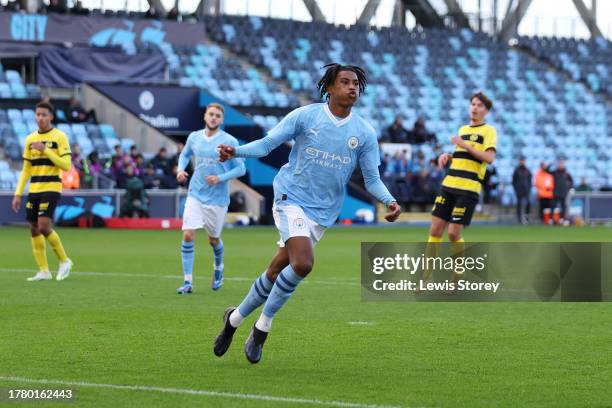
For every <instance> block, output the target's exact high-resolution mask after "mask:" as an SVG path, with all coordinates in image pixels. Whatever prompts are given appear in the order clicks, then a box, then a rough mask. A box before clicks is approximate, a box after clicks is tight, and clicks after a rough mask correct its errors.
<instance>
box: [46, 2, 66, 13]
mask: <svg viewBox="0 0 612 408" xmlns="http://www.w3.org/2000/svg"><path fill="white" fill-rule="evenodd" d="M46 11H47V13H61V14H65V13H67V12H68V7H66V2H65V1H62V0H50V1H49V5H48V6H47V7H46Z"/></svg>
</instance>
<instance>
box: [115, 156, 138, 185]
mask: <svg viewBox="0 0 612 408" xmlns="http://www.w3.org/2000/svg"><path fill="white" fill-rule="evenodd" d="M120 168H121V170H120V171H119V172H118V174H117V178H116V181H117V187H118V188H126V185H127V181H128V179H129V178H130V176H131V175H135V174H136V172H135V170H134V165H133V164H132V158H131V157H130V156H123V162H122V163H121V167H120Z"/></svg>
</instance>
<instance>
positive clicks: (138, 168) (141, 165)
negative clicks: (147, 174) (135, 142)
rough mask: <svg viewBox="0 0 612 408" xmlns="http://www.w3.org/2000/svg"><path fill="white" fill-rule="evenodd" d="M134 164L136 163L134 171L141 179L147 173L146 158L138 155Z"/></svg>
mask: <svg viewBox="0 0 612 408" xmlns="http://www.w3.org/2000/svg"><path fill="white" fill-rule="evenodd" d="M133 163H134V170H135V172H136V175H137V176H139V177H140V176H142V175H143V174H144V171H145V161H144V157H143V156H142V154H140V153H138V154H137V155H136V159H135V160H134V161H133Z"/></svg>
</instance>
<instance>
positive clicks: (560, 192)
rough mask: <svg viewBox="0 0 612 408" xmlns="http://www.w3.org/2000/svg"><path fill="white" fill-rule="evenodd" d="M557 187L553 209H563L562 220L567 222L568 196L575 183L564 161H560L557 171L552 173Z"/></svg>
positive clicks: (554, 189)
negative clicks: (558, 207)
mask: <svg viewBox="0 0 612 408" xmlns="http://www.w3.org/2000/svg"><path fill="white" fill-rule="evenodd" d="M552 175H553V177H554V180H555V185H554V187H553V209H556V208H557V206H560V207H561V214H560V215H561V220H565V218H566V216H567V205H566V200H567V195H568V193H569V191H570V189H571V188H572V186H573V185H574V181H573V179H572V176H570V174H569V173H568V172H567V170H566V169H565V162H564V161H563V160H559V164H558V165H557V169H556V170H555V171H553V173H552Z"/></svg>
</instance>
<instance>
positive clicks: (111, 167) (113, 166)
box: [104, 156, 121, 181]
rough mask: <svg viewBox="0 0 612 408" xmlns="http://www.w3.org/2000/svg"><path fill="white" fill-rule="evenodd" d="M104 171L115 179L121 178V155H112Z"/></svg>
mask: <svg viewBox="0 0 612 408" xmlns="http://www.w3.org/2000/svg"><path fill="white" fill-rule="evenodd" d="M104 173H105V174H106V175H107V176H108V177H110V178H112V179H113V180H115V181H117V180H118V179H119V174H120V173H121V159H120V157H119V156H113V157H111V159H110V160H109V161H108V162H107V163H106V168H105V171H104Z"/></svg>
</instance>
